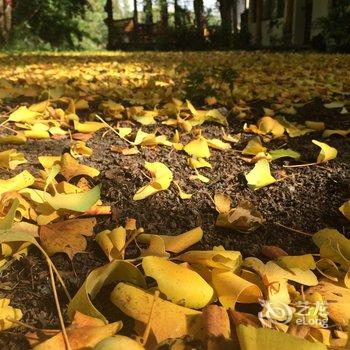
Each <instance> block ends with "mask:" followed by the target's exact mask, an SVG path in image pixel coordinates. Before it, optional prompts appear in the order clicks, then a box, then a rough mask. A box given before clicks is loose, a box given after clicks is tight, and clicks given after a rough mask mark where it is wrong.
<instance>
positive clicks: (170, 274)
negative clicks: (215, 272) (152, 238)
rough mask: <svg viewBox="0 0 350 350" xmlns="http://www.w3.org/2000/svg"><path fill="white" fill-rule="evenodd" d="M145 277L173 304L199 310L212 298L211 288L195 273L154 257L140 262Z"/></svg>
mask: <svg viewBox="0 0 350 350" xmlns="http://www.w3.org/2000/svg"><path fill="white" fill-rule="evenodd" d="M142 267H143V270H144V271H145V274H146V276H149V277H152V278H154V279H155V280H156V281H157V283H158V288H159V290H160V291H161V292H162V293H164V294H165V295H166V296H167V298H168V299H169V300H171V301H172V302H173V303H175V304H178V305H181V306H185V307H190V308H193V309H200V308H202V307H204V306H206V305H208V304H209V303H210V302H211V301H212V300H213V297H214V290H213V288H212V287H211V286H210V285H209V284H208V283H207V282H206V281H205V280H204V279H203V278H202V277H201V276H200V275H199V274H198V273H196V272H195V271H193V270H191V269H189V268H187V267H184V266H182V265H178V264H175V263H173V262H171V261H167V260H164V259H163V258H160V257H156V256H147V257H145V258H143V260H142Z"/></svg>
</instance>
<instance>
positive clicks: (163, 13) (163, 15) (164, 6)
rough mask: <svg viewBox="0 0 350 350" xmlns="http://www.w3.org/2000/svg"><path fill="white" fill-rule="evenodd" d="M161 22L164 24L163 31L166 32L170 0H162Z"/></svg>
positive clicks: (160, 3)
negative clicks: (168, 0)
mask: <svg viewBox="0 0 350 350" xmlns="http://www.w3.org/2000/svg"><path fill="white" fill-rule="evenodd" d="M159 5H160V23H161V25H162V31H163V33H165V32H166V31H167V29H168V25H169V14H168V2H167V0H160V1H159Z"/></svg>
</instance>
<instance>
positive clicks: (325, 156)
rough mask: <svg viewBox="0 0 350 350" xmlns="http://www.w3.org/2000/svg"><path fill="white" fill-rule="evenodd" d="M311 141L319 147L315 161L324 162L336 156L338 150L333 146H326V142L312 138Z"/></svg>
mask: <svg viewBox="0 0 350 350" xmlns="http://www.w3.org/2000/svg"><path fill="white" fill-rule="evenodd" d="M312 143H314V144H315V145H316V146H319V147H321V151H320V154H319V155H318V157H317V163H325V162H328V161H329V160H332V159H334V158H336V157H337V153H338V151H337V150H336V149H335V148H334V147H331V146H328V145H327V144H326V143H324V142H320V141H317V140H312Z"/></svg>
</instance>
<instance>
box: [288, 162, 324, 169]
mask: <svg viewBox="0 0 350 350" xmlns="http://www.w3.org/2000/svg"><path fill="white" fill-rule="evenodd" d="M318 164H319V163H306V164H296V165H283V168H303V167H306V166H312V165H318Z"/></svg>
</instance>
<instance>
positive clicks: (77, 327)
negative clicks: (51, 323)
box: [27, 312, 123, 350]
mask: <svg viewBox="0 0 350 350" xmlns="http://www.w3.org/2000/svg"><path fill="white" fill-rule="evenodd" d="M122 326H123V323H122V322H121V321H119V322H113V323H110V324H104V322H102V321H101V320H99V319H97V318H94V317H89V316H87V315H84V314H82V313H80V312H77V313H76V314H75V315H74V319H73V322H72V324H71V325H70V326H69V327H67V328H66V332H67V336H68V341H69V343H70V346H71V348H72V349H74V350H78V349H95V345H97V344H98V343H100V342H101V341H102V340H103V339H105V338H108V337H111V336H112V335H114V334H115V333H116V332H118V331H119V330H120V329H121V328H122ZM47 333H48V334H49V335H52V330H51V332H47ZM43 334H45V330H43V331H42V332H37V333H34V334H33V333H29V334H28V335H27V337H28V339H29V341H30V342H31V343H32V346H34V347H33V349H35V350H48V349H55V350H65V349H67V347H66V344H65V340H64V337H63V334H62V332H61V331H58V332H57V333H56V334H55V335H54V336H52V337H50V338H49V339H47V340H44V341H43V342H40V341H41V339H42V335H43Z"/></svg>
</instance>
